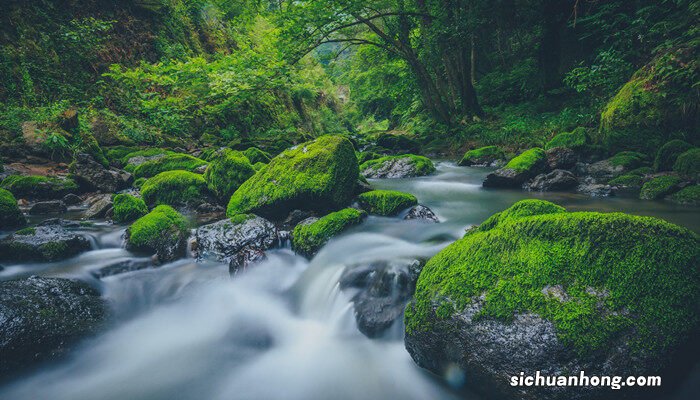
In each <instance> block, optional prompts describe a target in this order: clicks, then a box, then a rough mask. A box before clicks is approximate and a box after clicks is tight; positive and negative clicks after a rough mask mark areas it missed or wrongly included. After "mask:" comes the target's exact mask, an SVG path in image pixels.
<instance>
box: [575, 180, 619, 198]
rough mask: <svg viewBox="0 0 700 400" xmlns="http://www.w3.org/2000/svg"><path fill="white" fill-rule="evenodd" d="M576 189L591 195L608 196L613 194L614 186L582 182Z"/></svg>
mask: <svg viewBox="0 0 700 400" xmlns="http://www.w3.org/2000/svg"><path fill="white" fill-rule="evenodd" d="M576 191H577V192H579V193H582V194H586V195H589V196H591V197H610V196H614V195H615V188H614V187H613V186H610V185H604V184H601V183H582V184H580V185H578V187H577V188H576Z"/></svg>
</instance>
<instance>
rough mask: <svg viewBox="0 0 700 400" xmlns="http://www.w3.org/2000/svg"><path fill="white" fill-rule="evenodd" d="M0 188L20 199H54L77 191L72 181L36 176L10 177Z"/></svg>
mask: <svg viewBox="0 0 700 400" xmlns="http://www.w3.org/2000/svg"><path fill="white" fill-rule="evenodd" d="M0 187H2V188H3V189H7V190H9V191H10V192H12V194H13V195H15V196H16V197H20V198H25V197H27V198H36V199H55V198H59V197H63V196H65V195H67V194H68V193H72V192H75V191H77V190H78V185H77V184H76V183H75V181H73V180H72V179H69V178H66V179H58V178H51V177H46V176H38V175H29V176H23V175H10V176H8V177H7V178H5V179H4V180H3V181H2V183H0Z"/></svg>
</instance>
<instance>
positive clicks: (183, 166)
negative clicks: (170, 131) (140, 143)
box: [133, 154, 207, 178]
mask: <svg viewBox="0 0 700 400" xmlns="http://www.w3.org/2000/svg"><path fill="white" fill-rule="evenodd" d="M203 165H207V162H206V161H204V160H201V159H199V158H197V157H192V156H191V155H189V154H168V155H166V156H164V157H161V158H157V159H155V160H150V161H146V162H145V163H143V164H141V165H139V166H138V167H136V168H134V172H133V174H134V177H136V178H142V177H145V178H150V177H152V176H156V175H158V174H160V173H161V172H165V171H175V170H180V171H190V172H192V171H194V170H196V169H197V168H199V167H201V166H203Z"/></svg>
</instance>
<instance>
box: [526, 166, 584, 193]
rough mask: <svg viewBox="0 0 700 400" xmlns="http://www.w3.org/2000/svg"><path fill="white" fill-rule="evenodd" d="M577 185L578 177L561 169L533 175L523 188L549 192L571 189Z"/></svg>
mask: <svg viewBox="0 0 700 400" xmlns="http://www.w3.org/2000/svg"><path fill="white" fill-rule="evenodd" d="M576 185H578V179H576V177H575V176H574V174H572V173H571V172H569V171H565V170H563V169H557V170H554V171H552V172H550V173H548V174H540V175H537V176H536V177H535V179H533V180H532V182H530V183H529V184H525V188H526V189H528V190H531V191H537V192H551V191H562V190H569V189H573V188H575V187H576Z"/></svg>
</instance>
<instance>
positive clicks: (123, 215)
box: [112, 193, 148, 223]
mask: <svg viewBox="0 0 700 400" xmlns="http://www.w3.org/2000/svg"><path fill="white" fill-rule="evenodd" d="M112 210H113V216H112V219H113V220H114V222H119V223H123V222H131V221H134V220H136V219H139V218H141V217H143V216H144V215H146V214H148V207H146V203H145V202H144V201H143V199H140V198H138V197H134V196H132V195H130V194H125V193H122V194H118V195H116V196H114V200H113V209H112Z"/></svg>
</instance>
